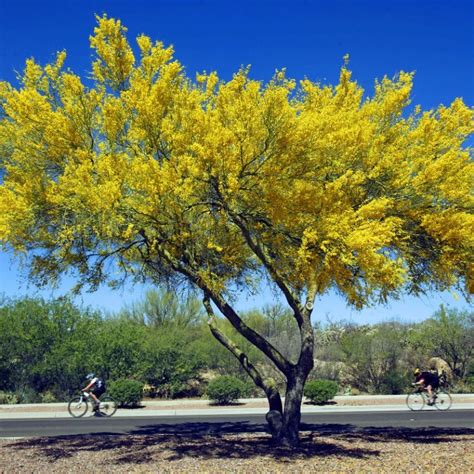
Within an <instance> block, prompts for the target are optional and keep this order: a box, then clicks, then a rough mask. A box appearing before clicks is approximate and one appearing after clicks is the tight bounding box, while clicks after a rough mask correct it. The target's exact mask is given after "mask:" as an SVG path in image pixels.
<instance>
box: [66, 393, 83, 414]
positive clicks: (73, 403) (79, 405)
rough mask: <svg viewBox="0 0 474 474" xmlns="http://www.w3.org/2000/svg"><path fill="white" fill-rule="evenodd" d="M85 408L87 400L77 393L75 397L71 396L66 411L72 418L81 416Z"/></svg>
mask: <svg viewBox="0 0 474 474" xmlns="http://www.w3.org/2000/svg"><path fill="white" fill-rule="evenodd" d="M87 409H88V406H87V400H86V399H85V398H83V397H80V396H79V395H78V396H77V397H73V398H71V400H70V402H69V404H68V406H67V411H68V412H69V414H70V415H71V416H73V417H74V418H80V417H81V416H84V415H85V413H86V411H87Z"/></svg>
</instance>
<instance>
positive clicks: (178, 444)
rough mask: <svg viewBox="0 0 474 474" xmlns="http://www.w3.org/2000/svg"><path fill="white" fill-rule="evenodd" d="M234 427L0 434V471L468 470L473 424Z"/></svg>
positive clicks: (473, 461) (472, 460)
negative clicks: (291, 429)
mask: <svg viewBox="0 0 474 474" xmlns="http://www.w3.org/2000/svg"><path fill="white" fill-rule="evenodd" d="M235 431H236V429H235V427H233V428H232V429H229V430H228V432H219V433H210V432H199V431H198V432H189V431H188V432H185V431H183V432H181V433H177V434H176V433H174V434H173V433H171V432H166V433H163V432H153V431H150V433H146V434H140V435H107V434H100V435H87V436H62V437H49V438H23V439H16V440H14V439H13V440H0V472H2V473H8V474H10V473H21V474H24V473H35V474H36V473H48V474H49V473H75V472H80V471H82V472H85V471H90V470H93V471H95V472H101V473H114V474H117V473H152V472H153V473H157V472H159V473H174V472H185V473H206V472H207V473H240V472H241V473H250V472H251V473H272V474H273V473H278V472H291V473H299V472H301V473H303V472H305V473H306V472H351V473H352V472H364V473H365V472H370V473H385V472H386V473H388V472H390V473H392V472H410V473H411V472H424V473H426V472H430V473H437V474H438V473H439V474H441V473H455V472H456V473H469V472H474V449H473V447H474V430H466V429H434V430H429V429H401V430H395V429H393V430H367V429H361V430H358V431H352V432H345V433H337V434H325V433H324V432H322V431H313V432H302V434H301V435H302V436H301V439H302V443H301V446H300V447H299V448H297V449H295V448H292V449H290V448H277V447H275V446H273V445H272V444H271V438H270V436H269V435H267V434H266V433H262V432H253V433H247V432H238V433H236V432H235Z"/></svg>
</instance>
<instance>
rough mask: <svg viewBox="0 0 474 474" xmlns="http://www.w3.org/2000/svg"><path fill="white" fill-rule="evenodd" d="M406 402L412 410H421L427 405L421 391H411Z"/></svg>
mask: <svg viewBox="0 0 474 474" xmlns="http://www.w3.org/2000/svg"><path fill="white" fill-rule="evenodd" d="M406 402H407V406H408V408H409V409H410V410H412V411H419V410H421V409H422V408H423V407H424V405H425V397H424V396H423V394H422V393H420V392H413V393H409V394H408V395H407V400H406Z"/></svg>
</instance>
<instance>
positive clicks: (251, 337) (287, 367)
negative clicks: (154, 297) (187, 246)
mask: <svg viewBox="0 0 474 474" xmlns="http://www.w3.org/2000/svg"><path fill="white" fill-rule="evenodd" d="M156 250H157V251H158V252H159V253H160V254H161V257H162V258H163V259H164V260H166V261H167V262H168V263H169V264H170V265H171V266H172V268H173V269H174V270H175V271H176V272H178V273H181V274H182V275H184V276H186V277H187V278H188V279H189V280H190V281H192V282H193V283H194V284H195V285H196V286H197V287H198V288H201V289H202V290H203V291H204V292H205V294H206V295H207V296H208V297H210V298H211V299H212V301H213V302H214V303H215V305H216V306H217V307H218V308H219V311H221V313H222V314H223V315H224V316H225V317H226V318H227V319H228V320H229V321H230V323H231V324H232V326H234V328H235V329H236V330H237V331H238V332H239V333H240V334H242V335H243V336H244V337H245V338H246V339H247V340H248V341H250V342H251V343H252V344H253V345H255V346H256V347H258V348H259V349H260V350H261V351H262V352H263V353H264V354H265V355H266V356H267V357H268V358H269V359H270V360H271V361H272V362H273V363H274V364H275V365H276V366H277V368H278V369H279V370H280V371H281V372H282V373H283V374H285V375H288V374H289V373H290V372H291V371H292V370H293V365H292V364H291V363H290V362H289V361H288V360H286V358H285V357H284V356H283V355H282V354H281V352H280V351H278V349H276V347H274V346H273V345H272V344H270V343H269V342H268V341H267V340H266V339H265V338H264V337H262V336H261V335H260V334H258V333H257V332H255V331H254V330H253V329H252V328H250V327H249V326H247V325H246V324H245V323H244V321H242V319H241V318H240V317H239V315H238V314H237V313H236V312H235V311H234V309H233V308H232V307H231V306H230V305H229V304H227V302H226V301H225V300H224V299H223V298H222V297H221V296H220V295H219V294H217V293H216V292H215V291H212V290H211V289H210V288H208V287H207V286H206V285H205V283H204V282H203V281H202V279H201V278H200V277H199V275H198V274H197V273H196V271H195V270H194V269H193V268H192V267H191V265H190V264H187V265H185V264H184V263H182V262H181V261H179V260H178V259H177V258H175V257H173V256H172V255H171V254H170V253H169V252H168V251H167V250H166V249H165V248H163V247H158V248H157V249H156Z"/></svg>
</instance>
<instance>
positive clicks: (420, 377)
mask: <svg viewBox="0 0 474 474" xmlns="http://www.w3.org/2000/svg"><path fill="white" fill-rule="evenodd" d="M413 375H414V376H415V383H414V385H419V386H420V387H421V388H422V389H424V390H426V391H427V392H428V405H433V404H434V397H435V395H434V393H433V390H436V389H437V388H438V387H439V379H438V376H437V375H436V374H434V373H433V372H428V371H423V372H422V371H421V370H420V369H419V368H418V367H417V368H416V369H415V370H413Z"/></svg>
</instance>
